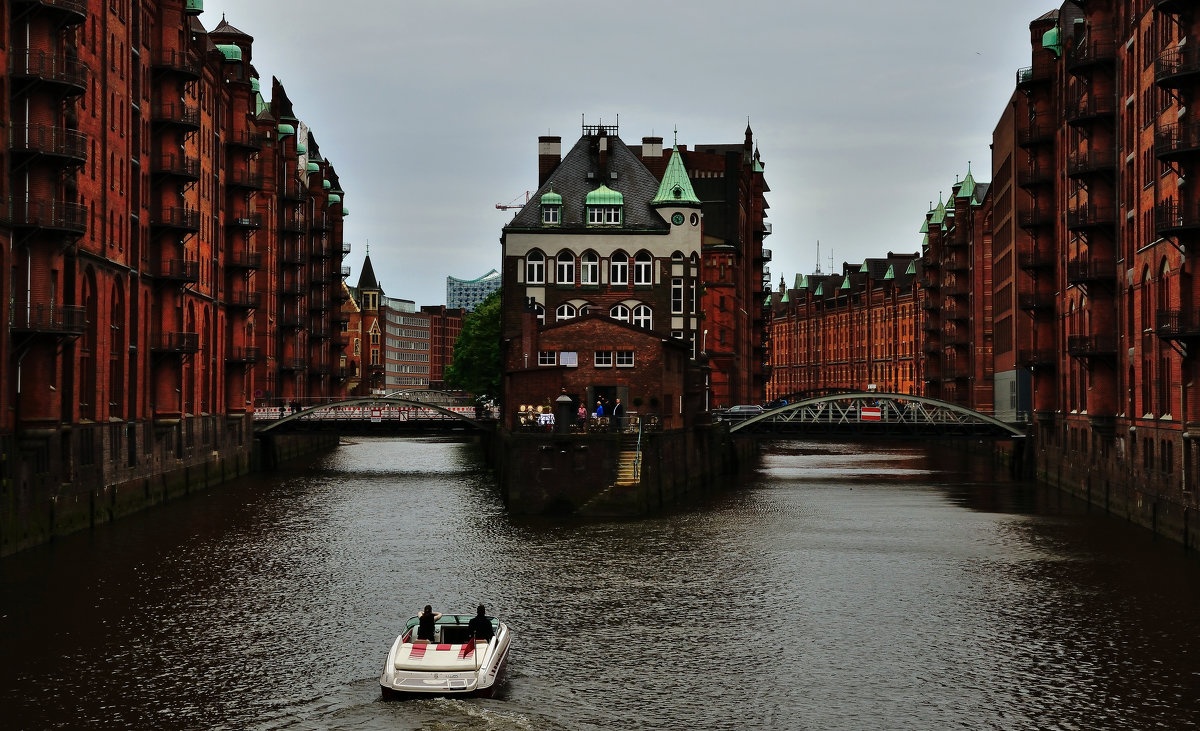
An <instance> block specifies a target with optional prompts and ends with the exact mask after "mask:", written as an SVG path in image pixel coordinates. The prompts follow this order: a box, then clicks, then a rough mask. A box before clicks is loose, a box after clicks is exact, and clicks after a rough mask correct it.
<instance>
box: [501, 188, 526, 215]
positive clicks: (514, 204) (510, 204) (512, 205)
mask: <svg viewBox="0 0 1200 731" xmlns="http://www.w3.org/2000/svg"><path fill="white" fill-rule="evenodd" d="M531 195H533V191H532V190H527V191H525V200H524V201H522V202H520V203H518V202H517V201H519V200H521V196H517V197H516V198H513V199H512V200H510V201H509V202H508V203H497V204H496V209H497V210H500V211H507V210H509V209H510V208H524V207H525V204H526V203H528V202H529V196H531Z"/></svg>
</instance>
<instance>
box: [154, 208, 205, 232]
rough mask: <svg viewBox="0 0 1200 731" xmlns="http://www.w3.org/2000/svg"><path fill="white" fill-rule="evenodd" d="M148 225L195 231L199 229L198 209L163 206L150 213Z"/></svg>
mask: <svg viewBox="0 0 1200 731" xmlns="http://www.w3.org/2000/svg"><path fill="white" fill-rule="evenodd" d="M150 225H151V226H154V227H157V228H160V229H178V230H181V231H191V232H193V233H195V232H197V231H199V230H200V211H198V210H196V209H194V208H181V207H171V208H164V209H162V210H159V211H155V212H153V213H151V214H150Z"/></svg>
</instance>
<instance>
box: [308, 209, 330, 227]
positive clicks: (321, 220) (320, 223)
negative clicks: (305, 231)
mask: <svg viewBox="0 0 1200 731" xmlns="http://www.w3.org/2000/svg"><path fill="white" fill-rule="evenodd" d="M309 225H310V227H311V228H312V230H313V231H328V230H329V229H330V228H332V227H333V221H332V220H331V219H330V218H329V216H326V215H325V214H323V213H322V214H318V215H315V216H313V219H312V222H311V223H310V224H309Z"/></svg>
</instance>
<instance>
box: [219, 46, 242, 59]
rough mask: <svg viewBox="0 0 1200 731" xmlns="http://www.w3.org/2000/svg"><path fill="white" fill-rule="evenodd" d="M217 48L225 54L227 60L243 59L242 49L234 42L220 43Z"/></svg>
mask: <svg viewBox="0 0 1200 731" xmlns="http://www.w3.org/2000/svg"><path fill="white" fill-rule="evenodd" d="M217 50H218V51H220V52H221V53H223V54H224V55H225V60H226V61H241V60H242V49H241V48H240V47H238V46H235V45H233V44H232V43H220V44H218V45H217Z"/></svg>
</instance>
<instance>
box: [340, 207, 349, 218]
mask: <svg viewBox="0 0 1200 731" xmlns="http://www.w3.org/2000/svg"><path fill="white" fill-rule="evenodd" d="M349 215H350V209H349V208H347V207H345V206H342V216H349Z"/></svg>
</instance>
